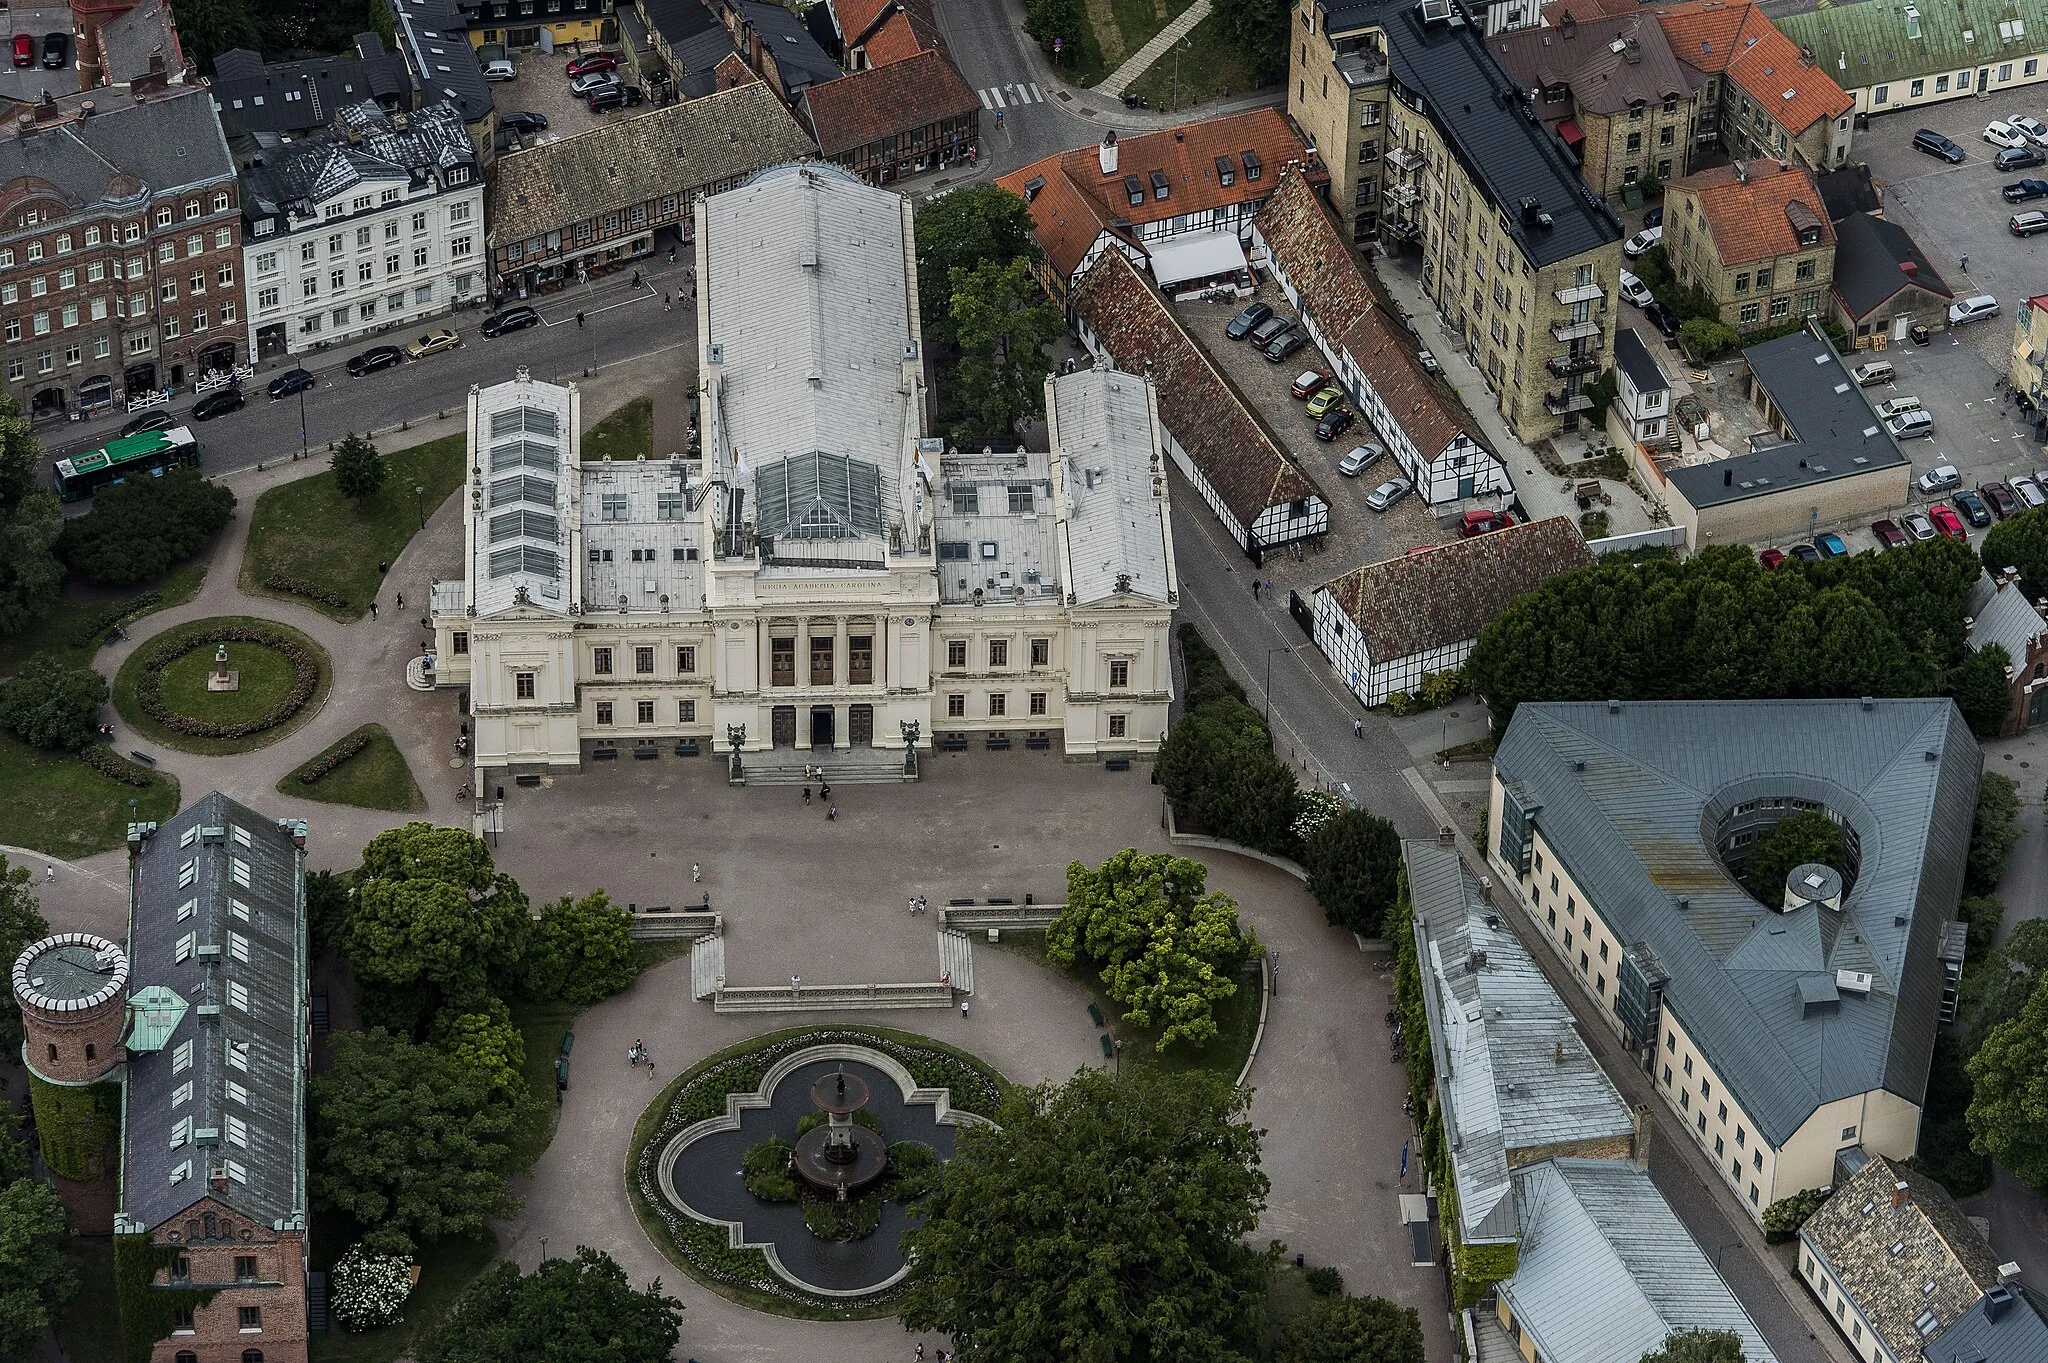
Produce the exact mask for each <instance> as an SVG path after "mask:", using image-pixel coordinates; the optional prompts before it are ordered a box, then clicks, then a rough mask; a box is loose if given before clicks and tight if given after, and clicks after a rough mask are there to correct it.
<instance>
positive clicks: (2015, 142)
mask: <svg viewBox="0 0 2048 1363" xmlns="http://www.w3.org/2000/svg"><path fill="white" fill-rule="evenodd" d="M1984 140H1985V141H1986V142H1989V143H1990V144H1991V145H1992V146H1994V147H2024V146H2028V145H2030V144H2029V143H2028V141H2027V135H2026V134H2025V133H2023V132H2021V131H2020V130H2019V129H2018V128H2015V127H2014V126H2013V125H2012V124H2010V123H2007V122H2005V121H2004V120H2003V119H1993V120H1991V122H1989V123H1987V124H1985V125H1984Z"/></svg>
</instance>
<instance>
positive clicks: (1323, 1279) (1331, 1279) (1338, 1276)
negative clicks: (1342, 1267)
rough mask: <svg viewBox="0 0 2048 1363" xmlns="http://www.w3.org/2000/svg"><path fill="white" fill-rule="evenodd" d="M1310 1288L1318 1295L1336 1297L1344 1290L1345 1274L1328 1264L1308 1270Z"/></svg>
mask: <svg viewBox="0 0 2048 1363" xmlns="http://www.w3.org/2000/svg"><path fill="white" fill-rule="evenodd" d="M1307 1282H1308V1290H1309V1291H1311V1292H1313V1293H1315V1294H1316V1295H1317V1296H1318V1297H1334V1296H1336V1295H1337V1294H1338V1293H1340V1292H1342V1291H1343V1290H1344V1275H1343V1274H1342V1273H1339V1272H1338V1271H1337V1270H1336V1269H1334V1268H1330V1267H1328V1266H1327V1265H1326V1266H1324V1267H1322V1268H1312V1269H1310V1270H1309V1271H1308V1278H1307Z"/></svg>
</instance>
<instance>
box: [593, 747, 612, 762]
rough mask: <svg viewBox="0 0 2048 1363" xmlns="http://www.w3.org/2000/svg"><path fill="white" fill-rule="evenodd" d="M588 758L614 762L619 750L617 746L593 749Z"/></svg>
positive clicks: (594, 760)
mask: <svg viewBox="0 0 2048 1363" xmlns="http://www.w3.org/2000/svg"><path fill="white" fill-rule="evenodd" d="M590 760H591V761H593V762H616V761H618V760H619V750H618V749H617V748H597V749H594V750H593V751H592V752H591V754H590Z"/></svg>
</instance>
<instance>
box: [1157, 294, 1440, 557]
mask: <svg viewBox="0 0 2048 1363" xmlns="http://www.w3.org/2000/svg"><path fill="white" fill-rule="evenodd" d="M1254 299H1255V300H1256V301H1258V302H1261V303H1264V304H1266V306H1268V307H1270V308H1272V309H1273V311H1274V313H1275V315H1277V316H1286V317H1292V316H1294V315H1295V313H1294V309H1293V308H1291V307H1289V306H1288V303H1287V296H1286V295H1285V294H1284V293H1282V292H1281V291H1280V289H1279V288H1277V287H1275V286H1274V285H1271V284H1266V285H1262V286H1261V287H1260V289H1259V291H1258V293H1257V294H1255V295H1254ZM1250 301H1252V300H1246V301H1241V302H1240V301H1233V302H1213V303H1212V302H1199V301H1189V302H1186V303H1172V304H1169V306H1170V307H1171V308H1172V309H1173V312H1174V315H1175V316H1177V317H1178V318H1180V321H1181V325H1183V326H1185V327H1186V328H1187V329H1188V332H1189V334H1190V335H1192V336H1193V337H1194V338H1195V339H1196V341H1198V342H1199V343H1200V344H1201V345H1203V346H1204V347H1206V348H1207V349H1208V351H1209V354H1210V355H1211V356H1212V357H1213V358H1214V359H1215V361H1216V367H1217V368H1219V369H1221V370H1222V371H1223V372H1224V373H1225V374H1226V375H1228V376H1229V378H1230V381H1231V382H1232V383H1234V384H1236V385H1237V390H1238V391H1239V392H1240V393H1242V394H1244V396H1245V400H1246V401H1247V402H1249V403H1250V404H1251V405H1252V407H1253V409H1254V410H1256V411H1257V412H1258V414H1259V415H1260V416H1261V417H1263V418H1265V421H1266V424H1267V425H1268V426H1269V427H1271V428H1272V430H1273V433H1274V434H1275V435H1276V436H1278V437H1279V439H1280V442H1281V444H1282V445H1283V446H1284V447H1285V448H1286V450H1287V452H1288V453H1289V454H1290V455H1292V456H1293V457H1294V459H1295V461H1296V462H1297V463H1298V464H1299V465H1300V466H1301V467H1302V468H1303V469H1304V470H1305V471H1306V472H1307V473H1308V475H1309V476H1310V477H1311V478H1313V479H1315V480H1316V483H1317V485H1318V486H1320V487H1321V488H1322V489H1323V495H1324V496H1326V497H1328V498H1329V499H1330V533H1329V537H1328V552H1329V553H1330V554H1332V555H1334V556H1335V557H1334V558H1332V559H1329V560H1326V561H1327V562H1330V563H1335V564H1337V565H1340V567H1339V568H1335V569H1332V571H1333V572H1334V571H1340V570H1341V568H1344V567H1351V566H1353V565H1356V564H1360V563H1377V562H1379V561H1380V560H1382V559H1388V558H1392V557H1394V556H1395V555H1396V554H1401V553H1405V552H1406V551H1408V550H1410V549H1414V548H1418V547H1420V546H1422V545H1425V544H1441V543H1443V542H1444V540H1445V539H1446V538H1447V537H1448V536H1449V534H1450V533H1451V532H1450V531H1448V530H1443V529H1440V528H1439V527H1438V526H1437V523H1436V518H1435V517H1434V516H1433V515H1431V514H1430V511H1429V508H1428V507H1426V506H1424V505H1423V504H1422V502H1421V500H1420V499H1418V498H1417V497H1416V496H1415V495H1414V494H1413V493H1410V494H1409V495H1408V496H1406V497H1403V498H1402V499H1401V500H1400V501H1399V502H1396V503H1395V504H1394V505H1393V507H1392V508H1390V509H1389V510H1387V511H1386V512H1384V513H1382V512H1378V511H1374V510H1372V509H1371V508H1370V507H1368V506H1367V505H1366V504H1365V495H1366V494H1367V493H1368V492H1371V491H1372V490H1373V488H1375V487H1377V486H1378V485H1379V484H1380V483H1382V482H1384V481H1386V480H1387V479H1389V478H1398V477H1400V476H1402V475H1401V469H1400V466H1399V465H1398V464H1397V463H1396V462H1395V460H1394V458H1393V456H1392V455H1388V456H1387V457H1385V458H1383V459H1381V460H1380V461H1379V462H1378V463H1376V464H1374V465H1373V466H1372V467H1371V468H1369V469H1367V470H1366V471H1365V472H1364V473H1362V474H1360V475H1359V476H1358V477H1356V478H1346V477H1344V476H1343V475H1342V474H1340V473H1338V472H1337V461H1338V460H1340V459H1342V458H1343V457H1344V456H1345V455H1346V454H1348V453H1350V451H1351V450H1353V449H1354V448H1356V447H1357V446H1359V445H1365V444H1377V445H1382V446H1384V445H1385V444H1386V443H1387V442H1386V440H1385V439H1384V438H1383V437H1381V435H1380V434H1379V433H1378V432H1377V431H1375V430H1374V429H1373V427H1372V424H1371V423H1370V422H1369V421H1367V420H1366V419H1365V418H1364V417H1360V418H1359V419H1358V420H1357V421H1356V422H1354V423H1353V424H1352V426H1351V429H1349V430H1347V431H1345V432H1344V433H1343V434H1342V435H1340V436H1338V437H1337V438H1336V439H1335V440H1333V441H1329V442H1328V443H1325V442H1323V441H1320V440H1318V439H1316V434H1315V426H1316V424H1315V422H1314V421H1313V420H1311V419H1310V417H1309V415H1308V410H1307V409H1308V402H1307V401H1306V400H1305V399H1297V398H1294V397H1292V396H1291V395H1290V394H1289V392H1288V389H1289V387H1290V386H1291V385H1292V384H1293V382H1294V380H1295V377H1296V376H1297V375H1299V374H1300V373H1302V372H1303V371H1304V370H1309V369H1317V370H1323V371H1325V372H1327V370H1328V367H1329V366H1328V364H1327V363H1326V362H1325V361H1324V359H1323V355H1322V352H1321V351H1319V350H1317V349H1316V348H1315V346H1314V345H1313V344H1311V345H1306V346H1303V347H1302V348H1301V349H1299V350H1297V351H1295V352H1294V354H1292V355H1290V356H1288V358H1287V359H1286V360H1285V361H1283V362H1281V363H1279V364H1269V363H1268V362H1267V361H1266V358H1265V357H1264V356H1263V355H1261V354H1259V353H1258V352H1257V351H1256V350H1254V349H1253V348H1252V346H1251V343H1250V342H1248V341H1233V340H1230V339H1228V338H1227V337H1226V336H1224V334H1223V329H1224V328H1225V327H1226V326H1228V325H1229V324H1230V319H1231V318H1233V317H1235V316H1236V315H1237V314H1238V313H1239V312H1240V311H1242V310H1243V309H1244V308H1245V307H1246V306H1248V304H1249V302H1250Z"/></svg>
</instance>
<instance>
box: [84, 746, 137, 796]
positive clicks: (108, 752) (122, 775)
mask: <svg viewBox="0 0 2048 1363" xmlns="http://www.w3.org/2000/svg"><path fill="white" fill-rule="evenodd" d="M78 760H79V761H81V762H83V763H84V764H85V765H86V766H88V767H91V768H92V769H93V770H94V771H96V772H98V773H99V774H100V775H102V776H104V777H107V778H108V779H109V780H113V781H119V782H120V783H121V784H122V785H124V786H135V787H137V788H138V789H142V788H147V787H148V785H149V773H148V772H146V771H144V770H143V769H142V768H141V767H138V766H136V765H135V764H134V763H133V762H130V761H129V760H128V759H126V758H124V757H121V756H120V755H118V754H117V753H115V752H114V750H113V749H112V748H109V747H108V746H107V745H106V744H104V743H91V744H87V745H86V746H85V747H83V748H81V749H79V752H78Z"/></svg>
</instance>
